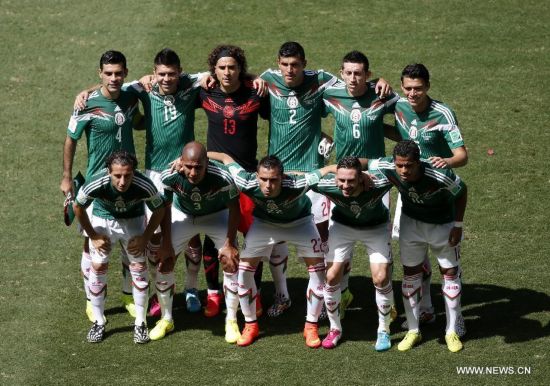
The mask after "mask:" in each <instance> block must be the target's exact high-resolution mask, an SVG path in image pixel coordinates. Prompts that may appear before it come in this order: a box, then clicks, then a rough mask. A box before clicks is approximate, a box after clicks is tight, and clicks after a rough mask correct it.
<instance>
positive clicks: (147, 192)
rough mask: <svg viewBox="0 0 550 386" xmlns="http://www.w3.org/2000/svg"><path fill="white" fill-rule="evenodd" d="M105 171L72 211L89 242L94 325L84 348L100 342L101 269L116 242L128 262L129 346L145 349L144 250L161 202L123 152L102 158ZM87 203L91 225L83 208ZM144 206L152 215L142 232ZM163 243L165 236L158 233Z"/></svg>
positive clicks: (103, 274)
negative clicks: (131, 314) (132, 312)
mask: <svg viewBox="0 0 550 386" xmlns="http://www.w3.org/2000/svg"><path fill="white" fill-rule="evenodd" d="M106 166H107V169H104V170H102V171H100V172H98V173H97V174H95V175H94V176H93V177H91V178H90V177H89V178H88V182H87V183H86V184H85V185H84V186H83V187H82V189H80V191H79V193H78V196H77V198H76V200H75V203H74V205H73V207H74V212H75V215H76V217H77V218H78V220H79V222H80V225H81V226H82V228H83V229H84V231H85V232H86V234H87V235H88V237H89V238H90V256H91V260H92V267H91V269H90V274H89V280H88V287H89V288H88V291H89V294H90V299H91V304H92V310H93V314H94V317H95V322H94V324H93V326H92V328H91V329H90V331H89V332H88V336H87V339H88V342H90V343H96V342H101V341H102V340H103V337H104V334H105V320H104V319H103V313H104V309H105V297H106V295H107V269H108V266H109V256H110V254H111V251H112V247H113V246H114V245H115V244H116V243H117V242H120V244H121V246H122V248H123V249H124V250H125V252H126V254H127V256H128V259H129V261H130V273H131V275H132V288H133V289H132V293H133V298H134V304H135V307H136V319H135V327H134V343H147V342H148V341H149V335H148V331H147V321H146V319H145V315H146V312H147V288H148V286H149V284H148V277H147V276H148V275H147V265H146V264H147V263H146V259H145V256H144V251H145V246H146V245H147V242H148V241H149V239H150V238H151V236H152V235H153V232H154V231H155V229H156V228H157V226H158V225H159V224H160V222H161V220H162V218H163V216H164V212H165V210H164V201H163V199H162V197H161V195H160V193H159V192H158V191H157V189H156V188H155V185H153V183H152V182H151V180H150V179H148V178H147V177H145V176H144V175H142V174H141V173H139V172H138V171H136V168H137V160H136V158H135V156H134V155H132V154H130V153H128V152H126V151H117V152H114V153H113V154H111V155H110V156H109V158H107V161H106ZM93 201H95V205H94V208H93V214H92V217H91V219H90V218H89V217H88V214H87V213H86V210H85V208H86V207H88V206H89V205H90V204H91V203H92V202H93ZM144 202H145V203H146V204H147V206H148V207H149V209H150V210H151V211H152V212H153V214H152V216H151V219H150V221H149V223H148V224H147V227H145V226H144V224H145V219H144ZM163 233H164V240H165V242H166V243H170V235H169V234H167V233H168V232H167V230H166V229H165V228H163Z"/></svg>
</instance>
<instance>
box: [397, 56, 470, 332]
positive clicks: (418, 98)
mask: <svg viewBox="0 0 550 386" xmlns="http://www.w3.org/2000/svg"><path fill="white" fill-rule="evenodd" d="M429 89H430V73H429V72H428V69H427V68H426V67H425V66H424V65H423V64H419V63H416V64H410V65H408V66H406V67H405V68H404V69H403V71H402V73H401V90H402V91H403V94H404V95H405V97H404V98H401V99H400V100H399V101H398V102H397V104H396V106H395V123H396V127H397V130H398V131H399V134H400V135H401V137H402V138H403V139H412V140H413V141H415V142H416V144H417V145H418V147H419V148H420V156H421V157H422V158H425V159H428V160H429V161H430V162H431V164H432V166H433V167H435V168H458V167H461V166H464V165H466V163H467V162H468V152H467V151H466V147H465V146H464V141H463V139H462V135H461V133H460V128H459V126H458V122H457V119H456V116H455V113H454V112H453V110H452V109H451V108H450V107H449V106H447V105H446V104H444V103H442V102H439V101H437V100H434V99H432V98H430V97H429V95H428V91H429ZM400 206H401V204H400V201H398V206H397V208H396V216H394V235H395V236H398V235H399V226H398V224H399V215H398V214H399V213H400V210H399V209H400ZM431 275H432V269H431V265H430V260H429V258H428V255H426V257H425V259H424V276H423V281H422V291H423V296H422V302H421V304H420V323H421V324H424V323H432V322H434V321H435V313H434V308H433V305H432V298H431V291H430V286H431ZM457 323H458V324H457V332H458V334H459V335H460V336H461V337H462V336H463V335H465V334H466V327H465V325H464V318H463V317H462V314H460V315H459V316H458V319H457ZM404 327H405V326H404ZM405 328H406V327H405Z"/></svg>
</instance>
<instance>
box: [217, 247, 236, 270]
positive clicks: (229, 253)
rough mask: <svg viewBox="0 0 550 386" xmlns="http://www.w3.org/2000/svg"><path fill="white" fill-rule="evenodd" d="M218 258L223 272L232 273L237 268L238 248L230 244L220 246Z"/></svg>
mask: <svg viewBox="0 0 550 386" xmlns="http://www.w3.org/2000/svg"><path fill="white" fill-rule="evenodd" d="M218 259H219V260H220V262H221V263H222V269H223V270H224V271H225V272H228V273H234V272H236V271H237V269H238V268H239V250H238V249H237V248H235V247H233V246H231V245H224V246H223V247H222V248H220V250H219V252H218Z"/></svg>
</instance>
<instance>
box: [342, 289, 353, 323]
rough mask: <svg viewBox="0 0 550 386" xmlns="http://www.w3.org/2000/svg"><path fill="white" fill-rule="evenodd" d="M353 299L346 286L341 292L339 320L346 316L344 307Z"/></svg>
mask: <svg viewBox="0 0 550 386" xmlns="http://www.w3.org/2000/svg"><path fill="white" fill-rule="evenodd" d="M352 301H353V294H352V293H351V291H350V290H349V288H346V290H345V291H343V292H342V299H341V300H340V320H343V319H344V318H345V316H346V309H347V308H348V306H349V305H350V304H351V302H352Z"/></svg>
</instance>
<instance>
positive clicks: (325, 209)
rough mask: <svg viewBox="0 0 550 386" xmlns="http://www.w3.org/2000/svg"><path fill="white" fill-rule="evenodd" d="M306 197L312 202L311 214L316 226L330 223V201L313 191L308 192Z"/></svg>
mask: <svg viewBox="0 0 550 386" xmlns="http://www.w3.org/2000/svg"><path fill="white" fill-rule="evenodd" d="M306 195H307V196H308V197H309V199H310V200H311V214H313V221H314V222H315V224H319V223H322V222H325V221H328V219H329V218H330V200H329V199H328V198H326V197H325V196H323V195H322V194H320V193H317V192H314V191H312V190H308V191H307V193H306Z"/></svg>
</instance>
